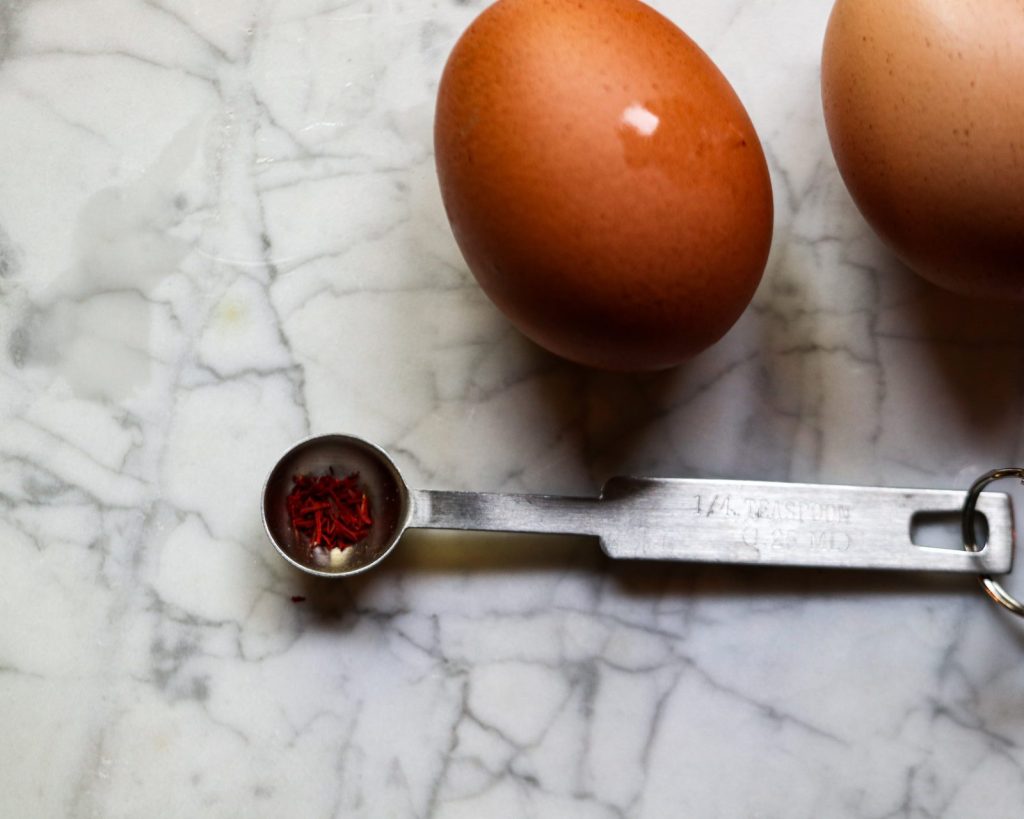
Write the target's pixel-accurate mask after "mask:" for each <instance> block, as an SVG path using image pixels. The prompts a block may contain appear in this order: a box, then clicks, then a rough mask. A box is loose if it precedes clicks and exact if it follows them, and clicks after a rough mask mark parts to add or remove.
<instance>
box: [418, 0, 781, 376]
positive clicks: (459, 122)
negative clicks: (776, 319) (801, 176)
mask: <svg viewBox="0 0 1024 819" xmlns="http://www.w3.org/2000/svg"><path fill="white" fill-rule="evenodd" d="M435 148H436V156H437V170H438V175H439V179H440V184H441V191H442V194H443V197H444V203H445V207H446V210H447V213H448V217H449V220H450V222H451V225H452V228H453V231H454V234H455V237H456V240H457V241H458V244H459V246H460V248H461V250H462V252H463V255H464V256H465V258H466V261H467V263H468V265H469V267H470V269H471V270H472V271H473V273H474V274H475V276H476V278H477V279H478V281H479V282H480V284H481V286H482V287H483V288H484V290H485V291H486V293H487V294H488V295H489V296H490V297H491V299H492V300H493V301H494V302H495V303H496V304H497V306H498V307H499V308H500V309H501V310H502V311H503V312H504V313H505V314H506V315H508V317H509V318H510V319H511V320H512V321H513V322H514V323H515V324H516V325H517V326H518V327H519V328H520V329H521V330H522V331H523V332H524V333H526V335H528V336H530V337H531V338H533V339H534V340H535V341H537V342H538V343H539V344H541V345H542V346H544V347H546V348H548V349H550V350H551V351H553V352H555V353H557V354H559V355H562V356H564V357H566V358H569V359H572V360H575V361H578V362H582V363H585V364H590V365H594V366H597V367H603V368H609V369H619V370H638V369H655V368H663V367H668V366H672V365H674V364H677V363H679V362H680V361H682V360H684V359H686V358H688V357H690V356H692V355H693V354H694V353H696V352H698V351H700V350H702V349H704V348H705V347H707V346H708V345H710V344H712V343H713V342H715V341H716V340H718V339H719V338H720V337H721V336H722V335H723V334H724V333H725V332H726V331H727V330H728V329H729V328H730V327H731V326H732V324H733V323H734V322H735V321H736V319H737V318H738V317H739V315H740V314H741V313H742V311H743V310H744V308H745V307H746V306H747V304H748V302H749V301H750V299H751V297H752V295H753V293H754V291H755V289H756V287H757V285H758V282H759V281H760V278H761V275H762V273H763V271H764V266H765V263H766V260H767V256H768V251H769V246H770V244H771V233H772V194H771V183H770V179H769V176H768V170H767V166H766V163H765V159H764V154H763V152H762V149H761V144H760V142H759V140H758V137H757V134H756V133H755V131H754V128H753V125H752V124H751V122H750V118H749V117H748V116H747V113H746V111H745V109H744V108H743V105H742V103H741V102H740V101H739V99H738V98H737V96H736V94H735V92H734V91H733V89H732V88H731V86H730V85H729V83H728V81H727V80H726V79H725V78H724V77H723V76H722V74H721V72H719V70H718V69H717V68H716V67H715V65H714V64H713V63H712V62H711V60H710V59H709V58H708V57H707V56H706V55H705V54H704V52H702V51H701V50H700V48H698V47H697V45H696V44H694V42H693V41H692V40H690V39H689V38H688V37H687V36H686V35H685V34H684V33H683V32H682V31H680V30H679V29H678V28H677V27H676V26H675V25H673V24H672V23H671V22H670V21H669V20H667V19H666V18H665V17H663V16H662V15H660V14H658V13H657V12H655V11H654V10H653V9H651V8H649V7H648V6H646V5H644V4H642V3H640V2H637V0H588V2H585V3H584V2H570V1H568V0H500V2H498V3H495V4H494V5H493V6H491V7H489V8H488V9H487V10H486V11H484V13H483V14H481V15H480V17H478V18H477V20H476V21H475V22H474V23H473V24H472V26H471V27H470V28H469V29H468V30H467V31H466V33H465V34H464V35H463V37H462V38H461V39H460V40H459V42H458V44H457V45H456V46H455V49H454V51H453V52H452V54H451V57H450V59H449V61H448V64H447V66H446V68H445V71H444V75H443V78H442V81H441V86H440V89H439V94H438V103H437V117H436V125H435Z"/></svg>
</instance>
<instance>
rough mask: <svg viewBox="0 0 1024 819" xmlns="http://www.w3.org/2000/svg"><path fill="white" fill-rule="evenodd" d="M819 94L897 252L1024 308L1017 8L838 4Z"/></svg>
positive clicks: (841, 153)
mask: <svg viewBox="0 0 1024 819" xmlns="http://www.w3.org/2000/svg"><path fill="white" fill-rule="evenodd" d="M821 86H822V97H823V101H824V106H825V121H826V123H827V125H828V133H829V138H830V139H831V142H832V149H833V151H834V152H835V156H836V162H837V163H838V165H839V170H840V172H841V173H842V176H843V179H844V180H845V181H846V184H847V186H848V187H849V189H850V193H851V194H852V195H853V198H854V200H855V201H856V203H857V205H858V207H859V208H860V210H861V212H862V213H863V214H864V216H865V218H866V219H867V220H868V222H869V223H870V224H871V225H872V227H873V228H874V229H875V230H876V231H877V232H878V233H879V235H881V236H882V238H883V239H884V240H885V241H886V242H887V243H888V244H889V245H891V246H892V248H893V249H894V250H895V251H896V253H897V254H898V255H899V256H900V257H901V258H902V259H903V260H904V261H905V262H906V263H907V264H908V265H909V266H910V267H911V268H913V269H914V270H916V271H917V272H918V273H920V274H921V275H922V276H924V277H925V278H927V279H930V280H931V281H933V282H934V283H936V284H938V285H941V286H942V287H946V288H948V289H950V290H953V291H957V292H960V293H965V294H969V295H978V296H990V297H1010V298H1017V299H1020V298H1024V5H1022V3H1021V0H898V2H896V1H895V0H838V2H837V3H836V4H835V8H834V9H833V11H832V17H831V19H830V21H829V25H828V31H827V33H826V35H825V48H824V53H823V55H822V66H821Z"/></svg>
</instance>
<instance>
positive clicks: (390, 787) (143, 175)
mask: <svg viewBox="0 0 1024 819" xmlns="http://www.w3.org/2000/svg"><path fill="white" fill-rule="evenodd" d="M483 5H484V3H483V2H482V1H481V0H472V2H469V3H466V2H462V1H461V0H431V1H430V2H427V0H295V1H294V2H258V1H257V0H230V2H227V1H225V2H216V3H201V2H198V0H84V1H83V2H75V3H72V2H70V0H2V2H0V577H2V578H3V590H2V592H0V728H2V735H3V742H2V743H0V814H2V815H3V816H4V817H19V818H23V817H55V816H71V817H139V816H161V817H167V816H180V817H197V816H224V817H235V816H246V817H261V816H265V817H281V816H304V817H368V818H372V819H377V818H378V817H406V816H408V817H446V818H451V819H454V818H455V817H474V819H476V817H488V819H491V818H493V817H534V816H536V817H570V816H571V817H577V816H579V817H588V818H589V817H595V819H596V818H597V817H601V818H602V819H603V817H625V816H629V817H666V816H694V817H748V816H749V817H753V816H757V817H766V818H767V817H787V819H788V818H789V817H807V818H808V819H811V818H812V817H813V818H814V819H818V818H819V817H840V816H852V817H877V818H878V819H881V817H940V816H941V817H966V816H982V815H985V816H992V817H1004V816H1005V817H1009V816H1017V815H1019V812H1020V805H1021V804H1024V747H1022V743H1024V709H1022V708H1021V702H1022V695H1024V631H1022V629H1021V628H1020V627H1019V626H1018V624H1017V623H1015V622H1012V621H1011V620H1010V618H1009V617H1008V616H1005V615H1004V614H1002V613H1000V612H998V611H996V610H995V608H994V607H992V606H990V605H989V603H988V602H986V601H985V600H984V599H983V598H982V597H981V596H980V594H979V593H978V591H977V589H976V586H975V584H974V583H973V582H972V581H971V580H969V579H967V578H964V579H944V580H933V579H927V578H924V577H920V576H917V577H913V576H912V577H906V576H902V577H896V576H882V577H879V576H871V575H867V574H857V575H842V574H830V573H827V572H821V571H811V572H799V571H781V570H775V571H760V572H759V571H752V570H741V569H733V570H729V569H713V568H700V567H692V566H684V565H680V566H666V565H643V566H641V565H629V564H617V563H612V562H611V561H609V560H607V559H605V558H603V557H602V556H601V554H600V552H599V551H598V550H597V548H596V547H595V545H594V544H593V543H591V542H588V541H584V540H581V541H574V540H561V539H544V538H529V537H526V538H521V539H514V540H513V539H510V538H502V537H490V536H488V537H485V536H480V537H477V536H465V537H461V538H456V537H454V536H443V535H438V536H433V537H424V536H419V537H409V538H408V539H407V540H406V542H404V543H403V544H402V545H401V547H400V549H399V551H398V553H396V555H394V556H393V557H392V558H390V559H389V560H388V561H387V562H386V563H385V564H384V565H383V566H382V567H381V568H380V569H379V570H378V571H377V572H376V573H373V574H371V575H367V576H365V577H364V578H360V579H357V580H354V581H351V582H337V583H331V582H326V583H325V582H316V581H313V580H311V579H309V578H306V577H305V576H303V575H301V574H299V573H298V572H296V571H294V570H293V569H291V568H290V567H289V566H287V565H286V564H285V563H284V561H282V560H281V559H280V558H279V557H278V556H277V555H276V554H275V553H274V551H273V550H272V549H271V547H270V545H269V544H268V542H267V541H266V539H265V536H264V534H263V531H262V529H261V524H260V519H259V515H258V495H259V489H260V484H261V482H262V479H263V476H264V474H265V473H266V471H267V469H268V468H269V467H270V465H271V463H272V462H273V459H274V458H275V457H276V456H277V455H278V454H279V453H280V452H281V451H283V450H284V449H285V448H286V447H287V446H288V445H290V444H291V443H292V442H294V441H296V440H297V439H299V438H301V437H303V436H305V435H307V434H310V433H316V432H328V431H349V432H354V433H358V434H361V435H363V436H366V437H368V438H370V439H372V440H374V441H376V442H377V443H379V444H381V445H383V446H385V447H386V448H388V449H389V451H390V452H391V453H392V454H393V455H394V457H395V459H396V460H397V461H398V463H399V464H400V466H401V467H402V469H403V470H404V471H405V473H406V474H407V477H408V478H409V479H410V481H411V482H412V483H414V484H415V485H417V486H424V487H438V488H442V487H443V488H453V489H489V490H504V491H545V492H561V493H576V494H584V493H593V492H596V490H597V488H598V487H599V486H600V484H601V483H602V481H603V480H604V479H605V478H606V477H608V476H610V475H614V474H624V473H626V474H629V473H632V474H647V475H658V476H709V477H711V476H713V477H727V478H758V479H770V480H801V481H811V482H815V481H823V482H836V483H863V484H875V483H878V484H883V485H907V486H937V487H952V488H962V487H966V486H967V484H969V483H970V481H971V480H972V479H973V478H974V477H975V476H976V475H977V474H979V473H980V472H982V471H984V470H985V469H988V468H990V467H994V466H1000V465H1004V464H1005V463H1012V462H1018V463H1019V462H1021V461H1022V460H1024V444H1022V441H1021V431H1022V430H1024V424H1022V415H1024V405H1022V395H1024V360H1022V357H1021V355H1020V336H1021V333H1020V313H1019V311H1016V310H1013V309H1011V308H1008V307H1003V306H992V305H971V304H964V303H962V302H960V301H957V300H955V299H954V298H952V297H948V296H945V295H943V294H941V293H939V292H937V291H935V290H933V289H931V288H930V287H928V286H926V285H924V284H922V283H920V282H918V281H917V280H916V279H915V278H914V277H913V276H912V275H911V274H909V273H908V272H907V271H906V270H905V269H903V268H902V267H901V266H900V265H899V264H898V263H897V262H895V261H894V260H893V258H892V256H891V255H890V254H889V253H888V252H887V251H886V250H885V249H884V248H883V247H882V246H881V245H880V244H879V242H878V241H877V240H876V239H875V238H874V237H873V236H872V234H871V233H870V232H869V230H868V229H867V227H866V226H865V224H864V222H863V221H862V219H861V218H860V216H859V215H858V213H857V212H856V210H855V209H854V207H853V205H852V203H851V200H850V198H849V196H848V194H847V193H846V191H845V189H844V187H843V185H842V183H841V181H840V179H839V177H838V174H837V171H836V168H835V164H834V162H833V160H832V158H831V154H830V152H829V150H828V144H827V140H826V136H825V131H824V126H823V121H822V114H821V105H820V101H819V89H818V63H819V50H820V44H821V40H822V34H823V31H824V26H825V21H826V18H827V14H828V11H829V3H828V2H826V1H825V0H793V2H787V3H772V2H749V0H729V1H728V2H719V1H718V0H714V1H713V0H702V2H684V0H659V2H656V3H655V6H656V7H657V8H659V9H660V10H662V11H663V12H665V13H666V14H668V15H669V16H670V17H672V18H673V19H674V20H675V21H676V22H677V23H679V24H680V25H681V26H682V27H683V28H684V29H686V30H687V31H688V32H689V33H690V34H691V36H693V37H694V38H695V39H696V40H697V41H698V42H699V43H700V44H701V45H702V46H703V47H704V48H705V50H707V51H708V52H709V54H710V55H711V56H712V57H713V58H714V59H715V60H716V62H717V63H718V64H719V66H720V67H721V68H722V69H723V70H724V72H725V73H726V75H727V76H728V77H729V78H730V80H731V81H732V83H733V85H734V86H735V87H736V89H737V91H738V92H739V94H740V96H741V98H742V99H743V100H744V102H745V103H746V105H747V107H748V109H749V111H750V113H751V116H752V118H753V120H754V122H755V124H756V126H757V128H758V131H759V133H760V134H761V136H762V139H763V141H764V143H765V148H766V151H767V154H768V157H769V161H770V164H771V170H772V175H773V180H774V185H775V191H776V231H775V240H774V246H773V252H772V258H771V261H770V264H769V268H768V271H767V273H766V276H765V279H764V281H763V284H762V286H761V288H760V290H759V292H758V294H757V297H756V300H755V303H754V305H753V306H752V308H751V309H750V310H749V311H748V312H747V314H746V315H745V317H744V318H743V319H742V320H741V322H740V323H739V324H738V325H737V326H736V327H735V328H734V330H733V331H732V332H731V333H730V334H729V335H728V336H727V337H726V339H725V340H724V341H723V342H722V343H720V344H719V345H718V346H716V347H715V348H714V349H713V350H711V351H710V352H708V353H707V354H705V355H703V356H701V357H699V358H698V359H696V360H695V361H693V362H692V363H690V364H687V365H685V366H683V367H680V368H678V369H676V370H674V371H671V372H666V373H662V374H656V375H643V376H617V375H607V374H600V373H596V372H590V371H587V370H584V369H581V368H578V367H574V366H571V365H568V364H565V363H562V362H560V361H558V360H556V359H554V358H552V357H551V356H549V355H547V354H545V353H543V352H541V351H540V350H538V349H537V348H535V347H534V346H533V345H531V344H530V343H528V342H526V341H525V340H524V339H523V338H522V337H521V336H520V335H519V334H518V333H517V332H516V331H514V330H513V329H512V328H511V327H510V325H509V324H508V323H507V322H506V321H505V320H504V319H503V317H502V316H501V315H500V314H499V313H498V312H497V311H496V310H495V309H494V308H493V307H492V306H491V304H490V303H489V302H488V301H487V300H486V298H485V297H484V296H483V295H482V293H481V292H480V290H479V289H478V287H477V285H476V283H475V282H474V280H473V279H472V277H471V276H470V275H469V273H468V272H467V270H466V268H465V266H464V264H463V262H462V260H461V257H460V255H459V253H458V250H457V248H456V247H455V245H454V242H453V240H452V238H451V235H450V232H449V230H448V227H447V224H446V221H445V218H444V214H443V211H442V208H441V205H440V200H439V195H438V191H437V184H436V179H435V176H434V171H433V162H432V156H431V127H432V105H433V98H434V92H435V88H436V83H437V79H438V75H439V72H440V68H441V66H442V64H443V61H444V59H445V57H446V56H447V53H448V51H449V49H450V48H451V46H452V44H453V43H454V41H455V39H456V37H457V36H458V34H459V33H460V32H461V31H462V29H463V28H464V27H465V26H466V25H467V24H468V23H469V21H470V20H471V19H472V17H473V16H474V15H475V14H476V13H478V11H479V10H480V9H481V7H482V6H483ZM293 596H297V597H304V598H306V599H305V601H304V602H299V603H295V602H292V599H291V598H292V597H293Z"/></svg>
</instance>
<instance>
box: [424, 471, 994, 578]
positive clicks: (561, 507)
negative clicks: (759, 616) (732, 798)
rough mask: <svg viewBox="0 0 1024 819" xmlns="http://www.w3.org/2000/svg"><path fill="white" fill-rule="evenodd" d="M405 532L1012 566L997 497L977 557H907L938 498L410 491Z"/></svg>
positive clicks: (955, 504) (700, 489) (780, 559)
mask: <svg viewBox="0 0 1024 819" xmlns="http://www.w3.org/2000/svg"><path fill="white" fill-rule="evenodd" d="M410 495H411V501H412V510H411V517H410V521H409V526H411V527H413V528H433V529H469V530H476V531H492V532H535V533H550V534H582V535H594V536H596V537H598V538H599V539H600V542H601V547H602V548H603V549H604V551H605V552H606V553H607V554H608V555H609V556H610V557H613V558H622V559H640V560H677V561H688V562H696V563H733V564H746V565H768V566H804V567H832V568H846V569H893V570H914V571H942V572H964V573H978V572H984V573H990V574H1003V573H1005V572H1008V571H1010V568H1011V566H1012V562H1013V525H1012V520H1013V515H1012V508H1011V505H1010V499H1009V498H1008V497H1007V496H1006V495H1002V494H993V493H985V494H983V495H982V496H981V497H980V498H979V501H978V507H977V510H978V511H979V512H981V513H982V514H984V515H985V517H986V519H987V522H988V530H989V536H988V542H987V544H986V545H985V547H984V549H982V550H981V551H978V552H974V553H972V552H968V551H966V550H965V551H957V550H953V549H938V548H931V547H924V546H918V545H916V544H914V543H913V542H912V540H911V521H912V519H913V517H914V515H915V514H918V513H922V512H940V513H941V512H947V513H954V514H955V513H958V512H959V510H960V509H961V507H962V505H963V502H964V498H965V493H964V492H959V491H951V490H942V489H890V488H878V487H866V486H833V485H824V484H796V483H772V482H765V481H709V480H690V479H669V478H613V479H611V480H610V481H608V483H606V484H605V487H604V490H603V492H602V494H601V496H600V497H598V498H583V497H559V496H551V495H510V494H500V493H476V492H448V491H434V490H418V491H412V492H410Z"/></svg>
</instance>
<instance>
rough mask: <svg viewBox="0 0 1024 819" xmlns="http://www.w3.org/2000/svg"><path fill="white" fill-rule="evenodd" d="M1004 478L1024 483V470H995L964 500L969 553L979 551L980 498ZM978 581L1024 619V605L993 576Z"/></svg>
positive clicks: (962, 527) (963, 523) (962, 526)
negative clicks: (977, 516)
mask: <svg viewBox="0 0 1024 819" xmlns="http://www.w3.org/2000/svg"><path fill="white" fill-rule="evenodd" d="M1003 478H1019V479H1020V480H1021V481H1022V482H1024V468H1021V467H1014V466H1010V467H1005V468H1003V469H993V470H992V471H991V472H986V473H985V474H984V475H982V476H981V477H980V478H978V480H976V481H975V482H974V483H973V484H971V488H970V489H969V490H968V491H967V497H966V499H965V500H964V506H963V511H962V512H961V518H960V530H961V534H962V535H963V540H964V548H965V549H967V551H969V552H976V551H978V543H977V541H976V540H975V537H974V507H975V505H976V504H977V503H978V496H979V495H980V494H981V493H982V491H983V490H984V489H985V487H986V486H988V485H989V484H990V483H993V482H994V481H999V480H1002V479H1003ZM978 579H979V580H980V581H981V587H982V589H984V590H985V594H987V595H988V596H989V597H991V598H992V599H993V600H995V602H997V603H998V604H999V605H1000V606H1002V607H1003V608H1005V609H1007V610H1008V611H1010V612H1012V613H1014V614H1016V615H1017V616H1018V617H1024V603H1021V602H1020V601H1019V600H1017V598H1016V597H1014V596H1013V595H1012V594H1010V593H1009V592H1008V591H1006V589H1004V588H1003V587H1002V586H1001V585H1000V584H999V583H998V582H996V581H995V580H993V579H992V577H991V575H987V574H983V575H979V576H978Z"/></svg>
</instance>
